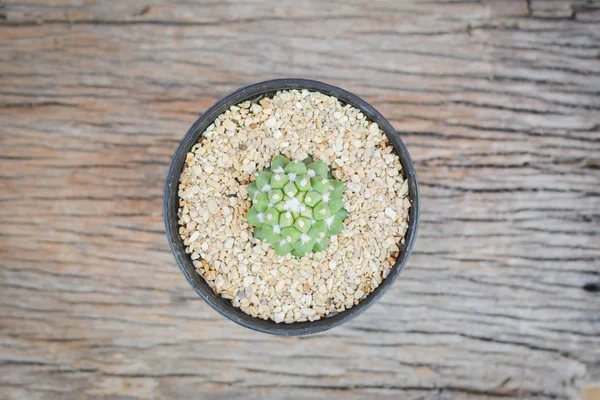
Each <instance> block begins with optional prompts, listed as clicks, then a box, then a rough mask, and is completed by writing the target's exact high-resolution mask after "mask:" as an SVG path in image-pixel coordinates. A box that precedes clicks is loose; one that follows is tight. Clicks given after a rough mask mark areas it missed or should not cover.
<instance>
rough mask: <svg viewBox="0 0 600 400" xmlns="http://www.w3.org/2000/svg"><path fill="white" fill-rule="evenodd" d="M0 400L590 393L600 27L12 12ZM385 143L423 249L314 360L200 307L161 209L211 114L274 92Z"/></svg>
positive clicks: (297, 343)
mask: <svg viewBox="0 0 600 400" xmlns="http://www.w3.org/2000/svg"><path fill="white" fill-rule="evenodd" d="M0 14H1V15H0V43H1V44H2V46H0V96H1V99H0V120H1V121H2V123H1V127H2V128H1V134H0V188H1V191H0V253H1V257H0V260H1V262H0V265H1V266H2V268H1V269H0V285H1V288H2V301H1V303H0V312H1V315H2V316H1V318H0V329H1V331H2V335H0V354H1V361H0V397H2V398H8V399H12V398H28V399H32V398H82V397H86V398H127V397H128V398H151V397H157V398H180V397H184V398H188V397H202V398H216V399H227V398H237V397H240V398H249V399H262V398H289V399H309V398H310V399H314V398H328V399H337V398H340V399H341V398H348V399H363V398H381V399H396V398H408V399H423V398H427V399H459V398H474V399H478V398H481V399H484V398H485V399H495V398H506V397H509V398H532V399H546V398H553V399H567V398H578V397H579V396H589V393H594V390H597V389H594V388H596V387H600V369H599V365H600V364H599V360H600V320H599V319H598V312H599V311H600V297H599V293H598V288H600V269H599V268H598V265H599V260H600V239H599V237H600V223H599V222H600V213H599V210H600V169H599V168H598V166H599V165H600V156H599V154H600V134H599V133H600V112H599V110H600V101H599V98H600V97H599V94H600V60H599V59H598V54H599V52H600V43H599V41H598V37H599V36H600V12H598V6H597V4H595V3H587V2H579V1H571V2H558V1H538V0H535V1H532V2H531V9H530V10H528V7H527V2H525V1H522V2H512V1H496V2H477V1H473V2H470V1H432V2H419V1H402V2H391V1H383V0H375V1H368V2H367V1H344V2H342V1H329V2H318V1H308V2H303V5H302V7H300V6H298V5H297V4H296V3H294V2H287V1H284V2H275V1H273V2H271V1H257V0H252V1H233V2H205V3H191V2H177V3H173V4H172V3H171V2H167V1H156V2H152V3H151V4H149V3H147V2H145V1H140V0H133V1H127V2H102V1H91V2H83V3H74V2H71V1H61V0H53V1H48V2H39V1H32V2H22V1H16V0H11V1H4V2H2V4H0ZM282 76H290V77H305V78H313V79H318V80H323V81H325V82H328V83H331V84H335V85H338V86H341V87H344V88H346V89H348V90H350V91H352V92H354V93H356V94H358V95H359V96H361V97H363V98H365V99H366V100H367V101H369V102H371V103H372V104H373V105H374V106H375V107H376V108H378V109H379V110H380V111H381V112H382V113H383V114H384V115H385V116H386V117H387V118H388V119H389V120H390V121H391V122H392V123H393V124H394V126H395V127H396V129H397V130H398V131H399V132H400V133H401V135H402V137H403V139H404V140H405V142H406V144H407V146H408V148H409V150H410V152H411V155H412V157H413V159H414V161H415V164H416V168H417V173H418V177H419V181H420V184H421V193H422V203H423V204H422V220H421V228H420V233H419V237H418V240H417V243H416V248H415V252H414V254H413V256H412V257H411V259H410V261H409V265H408V266H407V268H406V270H405V271H404V272H403V274H402V276H401V278H400V279H399V280H398V282H397V283H396V284H395V285H394V287H393V288H392V289H391V290H390V291H389V293H388V294H386V295H385V297H384V298H383V299H382V300H381V301H380V302H378V303H377V304H376V305H375V306H374V307H373V308H372V309H370V310H369V311H368V312H366V313H365V314H363V315H361V316H360V317H359V318H357V319H356V320H354V321H351V322H350V323H348V324H346V325H344V326H342V327H339V328H336V329H334V330H332V331H330V332H326V333H324V334H319V335H315V336H311V337H303V338H285V339H284V338H277V337H270V336H265V335H262V334H258V333H254V332H251V331H248V330H246V329H243V328H241V327H238V326H236V325H235V324H233V323H231V322H229V321H227V320H225V319H223V318H222V317H220V316H219V315H217V313H215V312H214V311H212V309H210V308H209V306H208V305H206V304H205V303H204V302H202V300H201V299H199V298H198V297H197V296H196V295H195V294H194V292H193V291H192V290H191V288H190V287H189V285H188V284H187V283H186V282H185V280H184V278H183V276H182V275H181V273H180V272H179V271H178V270H177V268H176V266H175V263H174V260H173V257H172V256H171V254H170V252H169V249H168V245H167V242H166V236H165V234H164V228H163V224H162V216H161V206H162V187H163V183H164V177H165V175H166V169H167V166H168V163H169V161H170V157H171V155H172V154H173V152H174V150H175V148H176V147H177V145H178V142H179V140H180V139H181V137H182V136H183V134H184V133H185V131H186V130H187V129H188V127H189V126H190V125H191V123H192V122H193V121H194V119H195V118H196V116H197V115H199V114H200V113H202V112H203V111H204V110H205V109H206V108H207V107H209V106H210V105H211V104H213V103H214V102H215V101H216V100H218V99H219V98H221V97H223V96H225V95H227V94H228V93H230V92H231V91H233V90H234V89H236V88H238V87H240V86H243V85H246V84H250V83H253V82H257V81H261V80H265V79H270V78H275V77H282Z"/></svg>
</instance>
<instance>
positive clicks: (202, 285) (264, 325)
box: [163, 79, 419, 336]
mask: <svg viewBox="0 0 600 400" xmlns="http://www.w3.org/2000/svg"><path fill="white" fill-rule="evenodd" d="M292 89H298V90H301V89H307V90H309V91H317V92H321V93H324V94H326V95H329V96H333V97H336V98H338V99H339V100H340V101H341V102H342V103H344V104H350V105H351V106H353V107H355V108H356V109H358V110H360V111H361V112H362V113H363V114H365V115H366V116H367V117H368V118H369V119H370V120H371V121H373V122H376V123H377V124H378V125H379V127H380V128H381V130H382V131H383V132H384V133H385V134H386V136H387V137H388V139H389V141H390V143H391V145H392V146H393V148H394V150H395V152H396V154H397V155H398V157H399V159H400V162H401V164H402V167H403V174H404V176H405V179H406V180H407V181H408V188H409V192H408V194H409V197H410V200H411V206H410V209H409V226H408V230H407V231H406V235H405V241H404V244H403V245H401V247H400V252H399V256H398V258H397V260H396V263H395V264H394V266H393V268H392V270H391V272H390V273H389V275H388V276H387V277H386V278H385V279H384V280H383V282H382V283H381V284H380V285H379V286H378V287H377V288H376V289H375V290H374V291H373V292H372V293H370V294H369V295H368V296H367V297H366V298H364V299H363V300H362V301H361V302H360V303H358V304H357V305H355V306H353V307H352V308H349V309H347V310H346V311H343V312H341V313H339V314H336V315H333V316H330V317H328V318H324V319H320V320H318V321H314V322H295V323H291V324H285V323H279V324H278V323H275V322H274V321H271V320H263V319H260V318H255V317H252V316H250V315H248V314H246V313H244V312H243V311H242V310H240V309H239V308H236V307H234V306H233V305H232V304H231V302H230V301H229V300H227V299H224V298H223V297H221V296H220V295H219V294H217V293H215V292H214V291H213V289H212V288H211V287H210V286H209V285H208V284H207V283H206V281H205V280H204V278H203V277H202V276H200V275H199V274H198V272H196V269H195V267H194V265H193V263H192V259H191V257H190V255H189V254H187V253H186V251H185V247H186V246H185V245H184V243H183V240H182V239H181V237H180V235H179V232H178V229H179V225H178V213H177V210H178V207H179V199H178V186H179V177H180V175H181V172H182V169H183V167H184V164H185V159H186V155H187V153H188V152H189V151H190V150H191V148H192V147H193V146H194V145H195V144H196V143H197V142H198V139H199V138H200V136H201V135H202V134H203V132H204V131H205V130H206V128H207V127H208V126H209V125H210V124H211V123H212V122H213V121H214V120H215V118H217V117H218V116H219V115H220V114H222V113H223V112H225V111H226V110H227V109H229V107H231V106H232V105H237V104H239V103H242V102H244V101H247V100H252V99H255V98H257V97H259V96H263V95H269V94H274V93H275V92H277V91H280V90H292ZM163 211H164V219H165V226H166V232H167V237H168V240H169V244H170V246H171V249H172V251H173V254H174V255H175V260H176V262H177V264H178V265H179V268H180V269H181V271H182V272H183V274H184V276H185V277H186V279H187V280H188V282H189V283H190V284H191V285H192V287H193V288H194V290H195V291H196V293H198V295H200V297H202V298H203V299H204V300H205V301H206V302H207V303H208V304H210V305H211V306H212V307H213V308H214V309H215V310H217V311H218V312H219V313H221V314H222V315H223V316H225V317H227V318H229V319H230V320H232V321H234V322H236V323H238V324H240V325H242V326H245V327H247V328H250V329H254V330H256V331H260V332H265V333H270V334H275V335H284V336H290V335H306V334H312V333H317V332H322V331H325V330H328V329H331V328H333V327H335V326H338V325H340V324H342V323H344V322H347V321H349V320H351V319H352V318H354V317H356V316H357V315H358V314H360V313H362V312H363V311H365V310H366V309H367V308H368V307H370V306H371V305H373V304H374V302H375V301H377V299H379V298H380V297H381V296H382V295H383V294H384V293H385V291H386V290H388V289H389V288H390V286H391V285H392V284H393V283H394V281H395V280H396V279H397V278H398V275H399V274H400V272H401V271H402V269H403V268H404V265H405V264H406V262H407V260H408V257H409V255H410V252H411V250H412V248H413V244H414V241H415V238H416V233H417V227H418V223H419V193H418V185H417V178H416V175H415V170H414V166H413V164H412V161H411V159H410V155H409V154H408V150H407V149H406V146H405V145H404V143H403V142H402V140H401V139H400V136H399V135H398V133H397V132H396V131H395V130H394V128H393V127H392V125H391V124H390V123H389V122H388V121H387V120H386V119H385V118H384V117H383V116H382V115H381V114H380V113H379V112H377V110H375V109H374V108H373V107H372V106H371V105H369V104H368V103H367V102H365V101H364V100H362V99H361V98H359V97H357V96H355V95H353V94H352V93H349V92H347V91H345V90H343V89H340V88H337V87H335V86H331V85H327V84H325V83H321V82H317V81H312V80H306V79H276V80H270V81H266V82H261V83H257V84H254V85H250V86H247V87H244V88H241V89H239V90H237V91H235V92H234V93H232V94H230V95H229V96H227V97H225V98H224V99H222V100H220V101H219V102H217V103H216V104H215V105H214V106H212V107H211V108H209V109H208V110H206V112H205V113H204V114H202V116H200V118H198V119H197V120H196V122H195V123H194V124H193V125H192V127H191V128H190V129H189V130H188V132H187V133H186V135H185V137H184V138H183V140H182V141H181V143H180V145H179V147H178V148H177V150H176V152H175V154H174V156H173V159H172V161H171V165H170V167H169V171H168V175H167V181H166V184H165V191H164V210H163Z"/></svg>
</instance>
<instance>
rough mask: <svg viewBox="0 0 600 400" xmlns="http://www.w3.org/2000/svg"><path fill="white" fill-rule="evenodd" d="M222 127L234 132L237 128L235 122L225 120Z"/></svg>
mask: <svg viewBox="0 0 600 400" xmlns="http://www.w3.org/2000/svg"><path fill="white" fill-rule="evenodd" d="M223 127H224V128H225V129H227V130H228V131H234V130H235V128H237V125H236V124H235V122H233V121H231V120H229V119H226V120H225V121H223Z"/></svg>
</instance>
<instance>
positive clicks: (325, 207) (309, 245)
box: [246, 155, 348, 257]
mask: <svg viewBox="0 0 600 400" xmlns="http://www.w3.org/2000/svg"><path fill="white" fill-rule="evenodd" d="M343 192H344V184H343V183H342V182H340V181H338V180H336V179H334V178H333V176H331V173H330V172H329V168H328V167H327V165H326V164H325V163H324V162H323V161H316V162H313V160H312V158H311V157H309V158H308V159H306V160H304V161H300V160H294V161H290V160H288V159H287V158H286V157H284V156H282V155H279V156H275V158H273V161H272V162H271V167H270V168H267V169H265V170H264V171H262V172H260V173H258V174H257V175H256V179H255V181H254V182H252V183H250V184H249V185H248V195H249V196H250V199H251V200H252V207H251V208H250V210H248V214H247V215H246V220H247V221H248V223H249V224H250V225H252V226H254V236H255V237H256V238H257V239H260V240H262V241H264V242H267V243H269V244H271V245H272V246H273V248H274V249H275V252H276V253H277V254H279V255H280V256H283V255H286V254H288V253H290V252H291V253H292V255H293V256H295V257H302V256H303V255H305V254H307V253H309V252H311V251H313V250H314V251H323V250H325V248H326V247H327V243H328V242H329V237H330V236H331V235H339V234H340V233H341V232H342V229H343V227H344V220H345V219H346V217H347V215H348V212H347V211H346V209H344V208H343V207H344V200H343V199H342V194H343Z"/></svg>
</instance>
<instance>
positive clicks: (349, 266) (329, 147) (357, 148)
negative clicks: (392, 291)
mask: <svg viewBox="0 0 600 400" xmlns="http://www.w3.org/2000/svg"><path fill="white" fill-rule="evenodd" d="M278 154H283V155H285V156H286V157H288V158H289V159H300V160H302V159H304V158H306V157H308V156H309V155H312V156H313V158H314V159H315V160H322V161H324V162H325V163H326V164H327V165H329V167H330V169H331V171H332V174H333V176H334V177H335V178H336V179H338V180H341V181H342V182H344V184H345V187H346V189H345V192H344V201H345V206H344V207H345V208H346V209H347V210H348V212H349V214H348V218H347V219H346V221H345V227H344V230H343V231H342V233H341V234H340V235H338V236H332V237H331V240H330V244H329V246H328V247H327V248H326V249H325V251H322V252H317V253H309V254H307V255H305V256H303V257H301V258H293V257H292V256H291V255H289V254H288V255H286V256H278V255H276V254H275V252H274V250H273V248H272V247H271V246H270V245H268V244H266V243H262V242H261V241H259V240H257V239H255V238H254V237H253V235H252V229H253V228H252V227H251V226H249V225H248V223H247V222H246V220H245V217H246V212H247V210H248V208H249V207H250V205H251V203H250V201H249V199H248V193H247V191H246V185H247V184H248V183H250V181H251V179H253V177H254V175H255V174H256V173H257V172H259V171H262V170H263V169H264V168H265V167H267V166H268V165H269V163H270V162H271V160H272V159H273V157H274V156H275V155H278ZM179 206H180V208H179V224H180V228H179V234H180V236H181V238H182V239H183V241H184V244H185V245H186V251H187V252H188V253H189V254H190V255H191V258H192V260H193V263H194V266H195V267H196V270H197V271H198V273H199V274H201V275H202V276H203V277H204V279H205V280H206V281H207V282H208V284H209V285H210V286H211V287H212V288H213V290H215V292H217V293H219V294H221V296H223V297H224V298H226V299H229V300H231V302H232V304H233V305H234V306H235V307H239V308H241V310H242V311H244V312H245V313H247V314H249V315H252V316H254V317H258V318H263V319H272V320H273V321H275V322H277V323H293V322H297V321H315V320H318V319H320V318H326V317H327V316H331V315H335V314H337V313H339V312H343V311H344V310H346V309H348V308H350V307H352V306H354V305H356V304H358V303H359V302H360V301H361V300H362V299H364V298H365V297H366V296H367V295H368V294H369V293H371V292H372V291H373V290H375V288H377V287H378V286H379V285H380V284H381V282H382V281H383V279H385V277H387V275H388V274H389V272H390V269H391V268H392V266H393V264H394V263H395V260H396V258H397V257H398V252H399V247H398V245H399V243H404V235H405V233H406V230H407V228H408V209H409V207H410V199H409V198H408V183H407V182H406V181H405V180H404V178H403V176H402V166H401V164H400V160H399V159H398V157H397V156H396V154H395V153H394V151H393V148H392V146H391V144H389V142H388V139H387V137H386V136H385V134H384V133H383V132H382V131H381V129H380V128H379V126H377V124H375V123H372V122H370V121H369V120H368V119H367V118H366V117H365V116H364V115H363V114H362V113H361V112H360V111H359V110H357V109H355V108H353V107H351V106H349V105H346V106H342V105H341V103H340V102H339V100H338V99H336V98H334V97H331V96H327V95H324V94H322V93H318V92H309V91H307V90H302V91H297V90H292V91H283V92H278V93H277V94H276V95H275V96H274V97H273V98H263V99H261V100H260V101H258V102H255V103H252V102H245V103H242V104H239V105H237V106H232V107H231V108H230V109H229V110H227V111H226V112H225V113H223V114H222V115H220V116H219V117H218V118H217V119H216V120H215V121H214V123H213V124H211V125H210V126H209V127H208V128H207V130H206V131H205V132H204V134H203V136H202V137H201V139H200V141H199V143H197V144H196V145H194V147H193V148H192V151H191V152H190V153H188V155H187V157H186V164H185V166H184V169H183V172H182V174H181V177H180V185H179Z"/></svg>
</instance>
